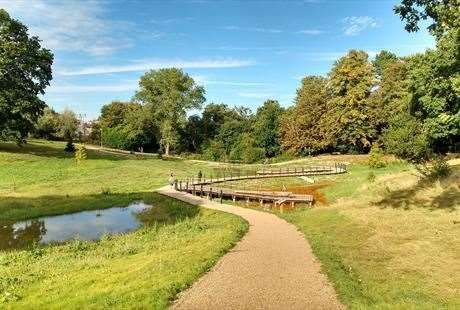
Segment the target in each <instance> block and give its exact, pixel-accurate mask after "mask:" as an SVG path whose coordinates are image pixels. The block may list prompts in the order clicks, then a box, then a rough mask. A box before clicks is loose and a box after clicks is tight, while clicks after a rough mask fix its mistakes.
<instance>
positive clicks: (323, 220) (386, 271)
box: [278, 163, 460, 309]
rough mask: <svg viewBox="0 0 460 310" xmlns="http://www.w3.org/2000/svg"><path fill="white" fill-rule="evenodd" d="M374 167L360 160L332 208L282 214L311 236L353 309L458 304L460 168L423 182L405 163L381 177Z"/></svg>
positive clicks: (337, 187)
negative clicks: (445, 176)
mask: <svg viewBox="0 0 460 310" xmlns="http://www.w3.org/2000/svg"><path fill="white" fill-rule="evenodd" d="M369 172H370V170H369V169H368V168H367V167H366V166H364V165H359V164H358V165H354V166H352V167H351V170H350V181H349V183H347V182H346V180H343V179H344V178H346V176H345V175H344V176H337V177H336V178H337V180H335V181H337V182H336V183H333V184H332V185H331V186H329V187H326V188H324V192H325V194H326V196H327V197H328V199H329V201H330V202H331V203H330V204H329V205H327V206H319V207H317V208H314V209H310V210H306V209H302V210H297V211H295V212H290V213H283V214H281V213H278V215H279V216H281V217H283V218H284V219H286V220H287V221H289V222H291V223H293V224H295V225H296V226H297V227H298V228H299V230H300V231H302V232H303V233H304V234H305V236H306V238H307V239H308V240H309V242H310V244H311V246H312V249H313V251H314V253H315V255H316V256H317V257H318V259H319V260H320V261H321V263H322V266H323V271H324V272H325V273H326V274H327V275H328V278H329V279H330V280H331V281H332V283H333V284H334V286H335V288H336V290H337V292H338V294H339V297H340V299H341V300H342V301H343V302H344V303H345V304H346V305H347V306H348V307H349V308H352V309H368V308H373V309H458V308H459V307H460V267H459V264H458V262H459V260H460V247H459V241H460V240H459V236H460V225H459V224H458V222H459V220H460V212H459V209H460V204H459V202H460V190H459V185H460V182H459V181H460V167H459V166H456V167H455V168H454V175H453V176H451V177H450V178H449V179H447V180H444V181H443V182H439V181H438V182H435V183H431V184H424V185H423V186H421V183H424V182H423V181H421V180H420V179H418V177H417V176H416V175H415V172H414V171H413V170H411V169H409V167H407V166H405V165H401V164H399V163H396V164H394V165H390V166H388V167H387V168H385V169H381V170H380V169H378V170H376V171H374V173H375V174H376V179H375V181H374V182H370V181H368V177H367V175H368V174H369ZM338 180H340V182H338ZM456 223H457V224H456Z"/></svg>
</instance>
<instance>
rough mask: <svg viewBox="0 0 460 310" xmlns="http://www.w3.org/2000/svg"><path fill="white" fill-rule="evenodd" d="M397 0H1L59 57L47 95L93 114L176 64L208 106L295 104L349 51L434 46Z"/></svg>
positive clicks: (58, 104) (58, 106)
mask: <svg viewBox="0 0 460 310" xmlns="http://www.w3.org/2000/svg"><path fill="white" fill-rule="evenodd" d="M397 3H398V1H392V0H389V1H386V0H375V1H373V0H368V1H364V0H363V1H354V0H342V1H340V0H304V1H199V0H196V1H121V0H113V1H72V0H67V1H64V0H62V1H46V0H27V1H21V0H0V7H2V8H5V9H6V10H7V11H8V12H9V13H10V14H11V15H12V16H13V17H14V18H17V19H19V20H21V21H22V22H24V23H25V24H27V25H28V26H29V28H30V32H31V33H32V34H35V35H38V36H39V37H40V38H41V39H42V40H43V42H42V45H43V46H45V47H47V48H50V49H51V50H52V51H53V52H54V54H55V64H54V66H53V75H54V78H53V81H52V83H51V87H49V88H48V89H47V92H46V94H45V96H44V100H45V101H46V102H47V103H48V104H49V105H50V106H52V107H53V108H54V109H55V110H57V111H61V110H63V109H65V108H66V107H67V108H71V109H72V110H74V111H76V112H77V113H81V114H84V115H85V116H86V118H87V119H92V118H96V117H97V116H98V114H99V111H100V108H101V106H102V105H104V104H106V103H109V102H110V101H111V100H129V99H131V98H132V96H133V95H134V93H135V91H136V89H137V82H138V80H139V77H140V76H141V75H142V74H143V73H144V72H145V71H147V70H149V69H158V68H161V67H171V66H175V67H181V68H183V69H184V71H186V72H187V73H188V74H190V75H191V76H192V77H194V78H195V80H196V81H197V82H198V83H199V84H201V85H204V86H205V88H206V98H207V102H216V103H220V102H223V103H226V104H228V105H231V106H233V105H244V106H246V107H249V108H251V109H253V110H255V109H256V108H257V107H258V106H259V105H261V104H262V103H263V101H264V100H265V99H268V98H272V99H277V100H279V101H280V103H281V104H282V105H283V106H289V105H291V104H292V99H293V97H294V96H295V90H296V88H297V87H298V86H299V83H300V79H301V78H302V77H303V76H305V75H310V74H320V75H324V74H326V73H327V72H328V71H329V69H330V68H331V66H332V64H333V62H334V60H336V59H337V58H338V57H340V56H342V55H343V54H345V53H346V52H347V50H349V49H352V48H356V49H362V50H365V51H367V52H368V53H369V55H370V56H371V57H373V56H374V55H375V54H376V53H377V52H378V51H379V50H381V49H387V50H390V51H392V52H395V53H397V54H399V55H409V54H413V53H416V52H421V51H423V50H425V49H426V48H429V47H432V46H434V41H433V39H432V38H431V37H430V36H429V35H428V34H427V32H426V31H425V30H424V29H422V31H420V32H418V33H416V34H409V33H406V32H405V31H404V27H403V23H402V22H401V21H400V20H399V17H397V16H396V15H394V13H393V10H392V8H393V6H394V5H395V4H397Z"/></svg>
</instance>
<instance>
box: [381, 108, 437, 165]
mask: <svg viewBox="0 0 460 310" xmlns="http://www.w3.org/2000/svg"><path fill="white" fill-rule="evenodd" d="M383 141H384V143H385V149H386V150H387V152H389V153H391V154H394V155H396V156H397V157H399V158H404V159H405V160H407V161H409V162H412V163H416V164H418V163H421V162H424V161H425V160H427V159H428V157H429V145H428V138H427V135H426V132H425V131H424V129H423V128H422V126H420V123H419V121H418V120H417V118H415V117H413V116H411V115H409V114H408V113H403V114H400V115H396V116H394V117H393V119H392V121H391V122H390V126H389V127H388V129H387V130H386V131H385V133H384V136H383Z"/></svg>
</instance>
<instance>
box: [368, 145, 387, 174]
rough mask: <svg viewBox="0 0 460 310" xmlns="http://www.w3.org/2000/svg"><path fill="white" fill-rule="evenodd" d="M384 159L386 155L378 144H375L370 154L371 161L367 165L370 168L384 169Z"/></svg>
mask: <svg viewBox="0 0 460 310" xmlns="http://www.w3.org/2000/svg"><path fill="white" fill-rule="evenodd" d="M383 157H384V154H383V151H382V149H381V148H380V147H379V146H378V145H377V144H374V145H372V147H371V151H370V152H369V160H368V162H367V164H368V165H369V167H370V168H383V167H385V166H386V163H385V160H384V158H383Z"/></svg>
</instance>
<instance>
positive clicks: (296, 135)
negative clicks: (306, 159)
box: [280, 76, 332, 154]
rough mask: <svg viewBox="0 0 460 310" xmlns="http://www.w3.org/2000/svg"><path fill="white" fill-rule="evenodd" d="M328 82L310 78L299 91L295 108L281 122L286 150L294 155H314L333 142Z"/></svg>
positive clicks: (305, 80)
mask: <svg viewBox="0 0 460 310" xmlns="http://www.w3.org/2000/svg"><path fill="white" fill-rule="evenodd" d="M327 83H328V80H327V79H326V78H323V77H320V76H307V77H305V78H303V79H302V84H301V86H300V88H299V89H297V96H296V98H295V105H294V107H291V108H289V109H287V110H286V112H285V113H284V115H283V117H282V120H281V129H280V130H281V137H282V145H283V149H284V150H285V151H287V152H289V153H292V154H311V153H317V152H320V151H322V150H324V149H325V148H326V147H328V146H329V145H330V144H332V141H331V139H330V135H329V134H330V133H329V129H328V128H329V123H328V121H329V120H328V118H327V116H326V115H325V114H326V112H327V111H328V108H327V104H328V101H329V98H330V96H329V93H328V90H327Z"/></svg>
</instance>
